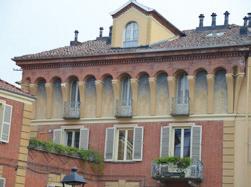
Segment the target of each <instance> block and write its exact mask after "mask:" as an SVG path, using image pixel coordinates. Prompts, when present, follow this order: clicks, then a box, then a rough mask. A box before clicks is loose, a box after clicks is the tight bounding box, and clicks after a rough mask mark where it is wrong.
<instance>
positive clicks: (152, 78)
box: [148, 77, 156, 82]
mask: <svg viewBox="0 0 251 187" xmlns="http://www.w3.org/2000/svg"><path fill="white" fill-rule="evenodd" d="M148 80H149V82H155V81H156V78H155V77H149V78H148Z"/></svg>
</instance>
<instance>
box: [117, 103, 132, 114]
mask: <svg viewBox="0 0 251 187" xmlns="http://www.w3.org/2000/svg"><path fill="white" fill-rule="evenodd" d="M115 117H117V118H131V117H132V105H124V104H123V103H121V102H120V101H117V102H116V112H115Z"/></svg>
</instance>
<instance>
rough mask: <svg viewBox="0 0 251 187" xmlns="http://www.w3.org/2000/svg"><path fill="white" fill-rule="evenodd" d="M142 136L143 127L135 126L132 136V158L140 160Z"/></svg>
mask: <svg viewBox="0 0 251 187" xmlns="http://www.w3.org/2000/svg"><path fill="white" fill-rule="evenodd" d="M143 137H144V128H143V127H135V128H134V136H133V160H139V161H140V160H142V158H143Z"/></svg>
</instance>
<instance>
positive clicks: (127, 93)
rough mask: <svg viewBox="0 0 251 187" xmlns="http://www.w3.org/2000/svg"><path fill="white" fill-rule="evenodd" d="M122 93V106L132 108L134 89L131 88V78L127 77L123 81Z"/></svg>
mask: <svg viewBox="0 0 251 187" xmlns="http://www.w3.org/2000/svg"><path fill="white" fill-rule="evenodd" d="M125 88H126V90H125ZM120 92H121V93H120V102H121V104H122V106H131V105H132V88H131V78H130V77H129V76H125V77H123V78H122V79H121V87H120Z"/></svg>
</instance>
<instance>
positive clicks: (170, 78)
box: [167, 76, 176, 81]
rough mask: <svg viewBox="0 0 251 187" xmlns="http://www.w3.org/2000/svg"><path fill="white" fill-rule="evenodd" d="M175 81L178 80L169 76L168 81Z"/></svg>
mask: <svg viewBox="0 0 251 187" xmlns="http://www.w3.org/2000/svg"><path fill="white" fill-rule="evenodd" d="M175 79H176V78H175V76H167V80H168V81H172V80H175Z"/></svg>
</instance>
